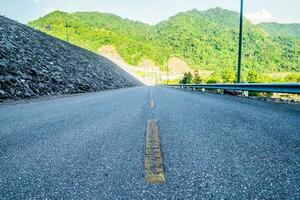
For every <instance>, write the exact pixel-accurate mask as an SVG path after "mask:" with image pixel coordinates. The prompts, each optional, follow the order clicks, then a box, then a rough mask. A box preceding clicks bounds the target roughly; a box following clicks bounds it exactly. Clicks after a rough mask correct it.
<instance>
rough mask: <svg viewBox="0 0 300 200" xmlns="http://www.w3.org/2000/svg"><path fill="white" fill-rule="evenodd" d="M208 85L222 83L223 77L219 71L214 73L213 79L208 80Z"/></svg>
mask: <svg viewBox="0 0 300 200" xmlns="http://www.w3.org/2000/svg"><path fill="white" fill-rule="evenodd" d="M207 83H222V77H221V76H220V72H219V71H214V72H213V73H212V75H211V77H210V78H209V79H208V80H207Z"/></svg>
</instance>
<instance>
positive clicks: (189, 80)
mask: <svg viewBox="0 0 300 200" xmlns="http://www.w3.org/2000/svg"><path fill="white" fill-rule="evenodd" d="M192 82H193V75H192V73H191V72H185V73H184V75H183V78H182V79H181V80H180V82H179V83H180V84H191V83H192Z"/></svg>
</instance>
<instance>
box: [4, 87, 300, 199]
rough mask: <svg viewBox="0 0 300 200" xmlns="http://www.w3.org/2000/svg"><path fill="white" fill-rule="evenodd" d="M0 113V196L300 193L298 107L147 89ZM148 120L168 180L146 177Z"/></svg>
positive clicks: (84, 96)
mask: <svg viewBox="0 0 300 200" xmlns="http://www.w3.org/2000/svg"><path fill="white" fill-rule="evenodd" d="M150 90H152V92H151V91H150ZM151 100H153V102H154V105H155V106H154V107H153V108H151V107H150V103H149V102H150V101H151ZM0 116H1V118H0V172H1V173H0V199H300V131H299V130H300V108H299V106H297V105H289V104H278V103H272V102H264V101H258V100H254V99H246V98H240V97H234V96H226V95H216V94H209V93H202V92H191V91H185V90H177V89H168V88H160V87H146V86H143V87H135V88H128V89H118V90H111V91H104V92H98V93H89V94H82V95H78V96H73V97H62V98H54V99H51V100H33V101H30V102H25V103H24V102H23V103H19V104H2V105H0ZM149 119H156V120H157V125H158V130H159V137H160V143H161V144H160V145H161V151H162V156H163V162H164V171H165V179H166V181H165V183H164V184H148V183H146V182H145V171H144V158H145V136H146V126H147V121H148V120H149Z"/></svg>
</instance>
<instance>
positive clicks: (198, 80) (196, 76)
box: [193, 70, 204, 84]
mask: <svg viewBox="0 0 300 200" xmlns="http://www.w3.org/2000/svg"><path fill="white" fill-rule="evenodd" d="M203 81H204V80H203V78H202V77H200V75H199V71H198V70H196V71H195V72H194V81H193V82H194V83H195V84H200V83H203Z"/></svg>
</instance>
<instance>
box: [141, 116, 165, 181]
mask: <svg viewBox="0 0 300 200" xmlns="http://www.w3.org/2000/svg"><path fill="white" fill-rule="evenodd" d="M144 167H145V180H146V182H148V183H153V184H158V183H163V182H164V181H165V174H164V169H163V159H162V155H161V150H160V142H159V136H158V128H157V125H156V120H155V119H150V120H148V122H147V135H146V155H145V166H144Z"/></svg>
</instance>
